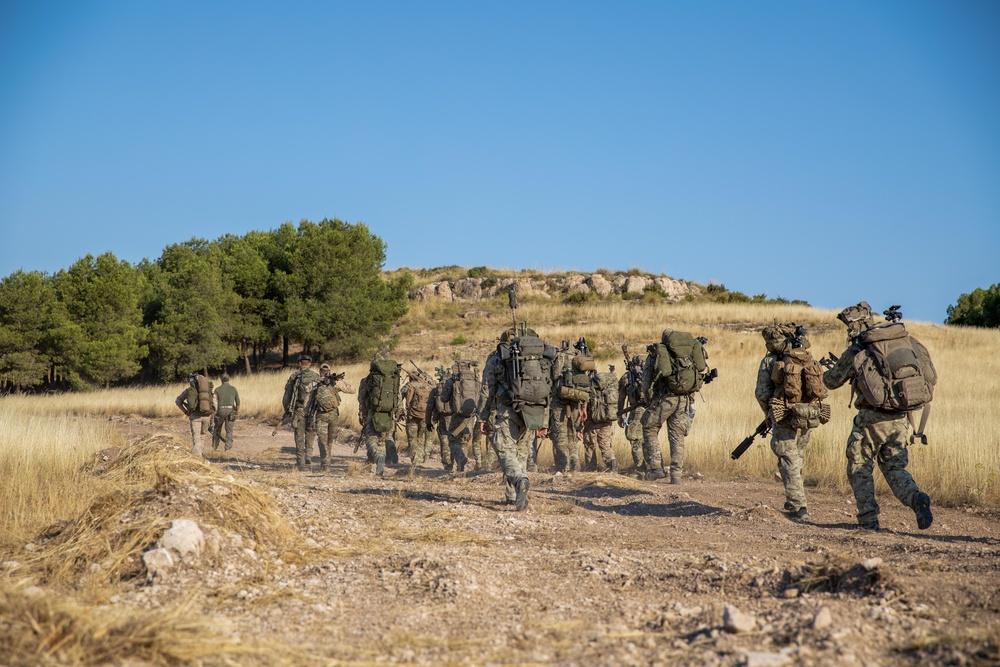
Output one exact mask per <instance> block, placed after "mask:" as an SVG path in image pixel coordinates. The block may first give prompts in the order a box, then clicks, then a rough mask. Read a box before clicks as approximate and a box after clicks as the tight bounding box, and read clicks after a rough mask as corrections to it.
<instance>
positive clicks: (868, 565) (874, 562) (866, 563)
mask: <svg viewBox="0 0 1000 667" xmlns="http://www.w3.org/2000/svg"><path fill="white" fill-rule="evenodd" d="M881 564H882V559H881V558H879V557H878V556H876V557H875V558H869V559H868V560H863V561H861V567H863V568H865V570H867V571H868V572H871V571H872V570H877V569H878V567H879V565H881Z"/></svg>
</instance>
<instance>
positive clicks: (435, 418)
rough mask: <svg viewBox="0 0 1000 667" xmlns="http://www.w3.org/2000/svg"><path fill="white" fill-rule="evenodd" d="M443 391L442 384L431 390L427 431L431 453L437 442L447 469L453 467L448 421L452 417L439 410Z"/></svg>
mask: <svg viewBox="0 0 1000 667" xmlns="http://www.w3.org/2000/svg"><path fill="white" fill-rule="evenodd" d="M441 389H442V385H441V384H440V383H438V384H437V385H435V387H434V388H433V389H432V390H431V395H430V398H428V399H427V417H426V429H427V433H428V437H429V439H430V441H431V443H432V446H431V448H430V450H429V451H433V450H434V448H433V443H434V441H435V440H436V441H437V444H438V449H439V450H440V452H441V463H442V464H443V465H444V467H445V468H449V467H451V436H450V434H449V433H448V421H449V420H450V419H451V415H444V414H441V411H440V410H438V405H437V403H438V401H437V397H438V392H440V391H441ZM429 458H430V456H429V455H428V459H429Z"/></svg>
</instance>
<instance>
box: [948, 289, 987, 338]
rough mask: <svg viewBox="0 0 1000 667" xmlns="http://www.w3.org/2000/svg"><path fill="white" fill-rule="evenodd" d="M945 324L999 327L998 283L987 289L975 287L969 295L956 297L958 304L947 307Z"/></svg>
mask: <svg viewBox="0 0 1000 667" xmlns="http://www.w3.org/2000/svg"><path fill="white" fill-rule="evenodd" d="M945 324H962V325H966V326H972V327H990V328H997V327H1000V283H997V284H996V285H990V287H989V288H988V289H982V288H981V287H977V288H976V289H974V290H972V292H971V293H970V294H963V295H962V296H960V297H958V303H957V304H955V305H954V306H948V319H947V320H945Z"/></svg>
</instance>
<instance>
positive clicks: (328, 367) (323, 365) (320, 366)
mask: <svg viewBox="0 0 1000 667" xmlns="http://www.w3.org/2000/svg"><path fill="white" fill-rule="evenodd" d="M319 369H320V370H321V371H328V370H330V364H320V365H319Z"/></svg>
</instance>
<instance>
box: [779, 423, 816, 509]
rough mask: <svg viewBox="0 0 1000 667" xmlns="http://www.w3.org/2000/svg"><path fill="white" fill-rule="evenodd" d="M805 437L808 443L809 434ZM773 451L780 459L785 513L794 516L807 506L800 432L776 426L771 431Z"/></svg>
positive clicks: (806, 433)
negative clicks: (803, 481)
mask: <svg viewBox="0 0 1000 667" xmlns="http://www.w3.org/2000/svg"><path fill="white" fill-rule="evenodd" d="M803 437H804V438H806V442H808V437H809V432H808V431H806V432H805V434H804V436H803ZM803 446H804V445H803ZM771 451H772V452H774V455H775V456H777V457H778V472H779V473H780V474H781V483H782V484H783V485H784V487H785V506H784V507H785V511H786V512H791V513H793V514H794V513H796V512H798V511H799V510H801V509H804V508H805V506H806V490H805V487H804V486H803V485H802V448H801V447H800V446H799V434H798V432H797V431H796V430H795V429H793V428H789V427H787V426H784V425H781V424H775V426H774V428H773V429H772V431H771Z"/></svg>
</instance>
